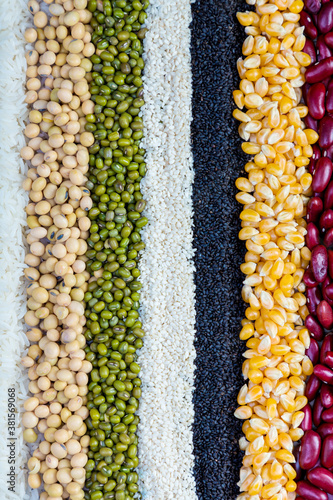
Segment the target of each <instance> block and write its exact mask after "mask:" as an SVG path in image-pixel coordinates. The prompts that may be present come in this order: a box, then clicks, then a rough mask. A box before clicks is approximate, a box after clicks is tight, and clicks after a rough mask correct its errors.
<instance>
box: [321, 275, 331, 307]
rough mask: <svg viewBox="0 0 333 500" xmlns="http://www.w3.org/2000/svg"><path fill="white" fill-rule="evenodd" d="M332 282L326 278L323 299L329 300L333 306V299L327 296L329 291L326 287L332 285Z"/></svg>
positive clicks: (323, 286) (323, 285)
mask: <svg viewBox="0 0 333 500" xmlns="http://www.w3.org/2000/svg"><path fill="white" fill-rule="evenodd" d="M330 284H331V283H330V282H329V281H328V279H326V280H325V281H324V283H323V284H322V289H321V291H322V294H323V299H324V300H326V302H328V304H329V305H330V306H331V307H333V300H332V299H330V298H329V297H328V296H327V293H326V288H327V287H328V286H329V285H330Z"/></svg>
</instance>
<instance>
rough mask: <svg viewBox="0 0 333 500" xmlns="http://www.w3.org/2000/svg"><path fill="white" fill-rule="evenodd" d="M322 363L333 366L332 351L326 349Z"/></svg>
mask: <svg viewBox="0 0 333 500" xmlns="http://www.w3.org/2000/svg"><path fill="white" fill-rule="evenodd" d="M324 364H325V365H327V366H328V367H329V368H333V351H327V352H326V354H325V357H324Z"/></svg>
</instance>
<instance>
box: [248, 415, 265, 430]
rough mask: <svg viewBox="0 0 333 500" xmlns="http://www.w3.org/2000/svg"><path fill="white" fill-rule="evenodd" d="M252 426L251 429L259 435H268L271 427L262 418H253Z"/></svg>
mask: <svg viewBox="0 0 333 500" xmlns="http://www.w3.org/2000/svg"><path fill="white" fill-rule="evenodd" d="M250 425H251V428H252V429H253V430H254V431H256V432H259V434H267V432H268V431H269V425H268V424H267V423H266V422H265V421H264V420H263V419H262V418H256V417H252V418H251V420H250Z"/></svg>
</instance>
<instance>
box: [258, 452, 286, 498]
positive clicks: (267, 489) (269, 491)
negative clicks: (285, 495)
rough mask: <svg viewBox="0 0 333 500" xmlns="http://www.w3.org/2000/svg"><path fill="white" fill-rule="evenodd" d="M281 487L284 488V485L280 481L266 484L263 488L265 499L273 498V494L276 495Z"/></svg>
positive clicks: (262, 494) (262, 492)
mask: <svg viewBox="0 0 333 500" xmlns="http://www.w3.org/2000/svg"><path fill="white" fill-rule="evenodd" d="M277 453H279V452H277ZM281 488H282V485H281V484H280V483H270V484H266V485H265V486H264V487H263V488H262V490H261V496H262V498H264V499H266V498H271V497H272V496H273V495H276V493H279V491H280V490H281Z"/></svg>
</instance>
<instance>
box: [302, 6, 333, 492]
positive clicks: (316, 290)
mask: <svg viewBox="0 0 333 500" xmlns="http://www.w3.org/2000/svg"><path fill="white" fill-rule="evenodd" d="M304 7H305V8H304V10H303V11H302V12H301V24H303V25H304V26H305V34H306V36H307V42H306V46H305V48H304V51H305V52H307V53H308V54H309V55H310V56H311V60H312V63H313V64H312V65H311V66H310V67H309V68H308V69H307V71H306V74H305V77H306V84H305V85H304V86H303V89H302V90H303V98H304V101H305V103H306V104H307V106H308V108H309V114H308V116H307V117H306V118H305V124H306V126H307V127H309V128H312V129H314V130H315V131H316V132H317V133H318V134H319V141H318V144H317V145H314V146H313V157H312V159H311V162H310V164H309V167H308V168H309V172H310V173H311V174H312V176H313V179H312V189H313V192H314V196H313V197H312V198H311V200H310V201H309V204H308V208H307V222H308V227H307V230H308V234H307V236H306V244H307V246H308V247H309V248H310V250H311V252H312V256H311V264H310V266H309V268H308V269H307V270H306V272H305V274H304V283H305V285H306V295H307V306H308V308H309V312H310V314H309V316H308V317H307V318H306V320H305V325H306V327H307V328H308V330H309V332H310V333H311V343H310V347H309V349H307V351H306V354H307V355H308V356H309V358H310V359H311V361H312V363H313V365H314V372H313V374H312V375H311V376H310V378H309V380H308V381H307V386H306V391H305V395H306V397H307V398H308V401H309V402H308V404H307V405H306V406H305V408H304V409H303V411H304V414H305V415H304V420H303V422H302V424H301V427H302V429H303V430H304V436H303V438H302V440H301V443H300V446H298V447H296V448H295V450H294V451H295V456H296V471H297V477H296V481H297V494H298V495H299V497H298V500H333V334H332V333H330V332H329V330H331V329H332V327H333V180H332V174H333V164H332V161H331V160H332V159H333V78H332V79H331V76H332V75H333V32H331V30H332V29H333V2H327V1H325V0H322V1H320V0H304ZM327 331H328V332H327ZM325 335H326V336H325Z"/></svg>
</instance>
